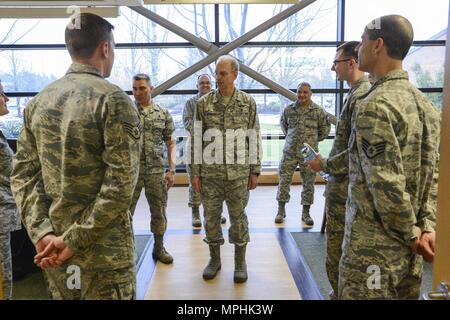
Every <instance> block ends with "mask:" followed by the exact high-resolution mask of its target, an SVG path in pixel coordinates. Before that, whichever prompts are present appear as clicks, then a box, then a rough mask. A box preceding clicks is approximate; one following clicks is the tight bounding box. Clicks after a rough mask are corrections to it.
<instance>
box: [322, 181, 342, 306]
mask: <svg viewBox="0 0 450 320" xmlns="http://www.w3.org/2000/svg"><path fill="white" fill-rule="evenodd" d="M347 187H348V178H347V177H346V176H345V177H330V179H329V180H328V183H327V185H326V188H325V213H326V217H327V257H326V261H325V266H326V269H327V276H328V281H329V282H330V284H331V288H332V289H333V297H332V298H335V297H337V293H338V280H339V260H340V259H341V254H342V240H343V239H344V229H345V202H346V201H347V192H348V190H347Z"/></svg>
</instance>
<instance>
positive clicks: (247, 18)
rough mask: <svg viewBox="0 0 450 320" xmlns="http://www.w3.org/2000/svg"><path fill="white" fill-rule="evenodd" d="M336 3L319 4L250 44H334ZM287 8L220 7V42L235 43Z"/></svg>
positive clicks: (329, 0) (331, 0)
mask: <svg viewBox="0 0 450 320" xmlns="http://www.w3.org/2000/svg"><path fill="white" fill-rule="evenodd" d="M336 3H337V2H336V1H335V0H318V1H316V2H314V3H313V4H311V5H309V6H308V7H306V8H304V9H303V10H301V11H299V12H297V13H296V14H294V15H292V16H291V17H289V18H287V19H286V20H284V21H282V22H280V23H279V24H277V25H275V26H273V27H272V28H270V29H269V30H267V31H265V32H264V33H262V34H260V35H259V36H257V37H255V38H254V39H252V40H251V41H320V40H328V41H335V40H336V16H337V13H336V12H337V11H336ZM289 6H290V5H281V4H224V5H220V9H219V10H220V40H221V41H231V40H234V39H236V38H238V37H239V36H241V35H243V34H245V33H246V32H248V31H249V30H251V29H253V28H255V27H256V26H258V25H260V24H261V23H263V22H265V21H266V20H268V19H270V18H271V17H273V16H275V15H276V14H278V13H280V12H281V11H283V10H285V9H286V8H288V7H289Z"/></svg>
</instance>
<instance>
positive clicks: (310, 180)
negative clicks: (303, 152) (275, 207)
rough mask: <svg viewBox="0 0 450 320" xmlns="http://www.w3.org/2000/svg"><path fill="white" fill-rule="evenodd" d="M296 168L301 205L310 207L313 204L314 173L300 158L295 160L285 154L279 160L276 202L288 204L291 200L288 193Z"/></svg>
mask: <svg viewBox="0 0 450 320" xmlns="http://www.w3.org/2000/svg"><path fill="white" fill-rule="evenodd" d="M297 166H299V168H300V176H301V178H302V187H303V190H302V196H301V198H302V200H301V204H302V205H312V204H313V202H314V180H315V178H316V173H315V172H314V171H312V170H311V169H310V168H309V167H308V166H306V165H305V164H304V163H303V158H302V157H300V158H297V157H292V156H286V155H285V154H283V157H282V158H281V161H280V166H279V169H278V170H279V171H278V176H279V183H278V192H277V201H279V202H289V200H290V198H291V196H290V195H289V191H290V189H291V183H292V176H293V175H294V172H295V169H296V168H297Z"/></svg>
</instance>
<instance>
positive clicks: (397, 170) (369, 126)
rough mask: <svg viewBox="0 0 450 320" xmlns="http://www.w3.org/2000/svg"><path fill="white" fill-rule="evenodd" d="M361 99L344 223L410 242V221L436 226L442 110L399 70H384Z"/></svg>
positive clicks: (355, 120)
mask: <svg viewBox="0 0 450 320" xmlns="http://www.w3.org/2000/svg"><path fill="white" fill-rule="evenodd" d="M361 99H362V100H361V102H360V104H358V107H357V109H356V112H355V113H354V114H353V118H352V133H351V136H350V139H349V148H350V151H349V152H350V153H349V197H348V199H347V212H346V220H347V223H346V228H351V229H355V230H365V229H366V228H367V224H370V223H372V224H373V223H377V224H380V225H381V226H382V228H383V229H384V230H385V231H386V234H387V235H388V236H390V237H391V238H393V239H395V240H397V241H399V242H401V243H404V244H405V245H407V246H409V245H410V242H411V240H412V239H414V233H413V226H414V225H417V226H419V227H420V228H421V229H422V230H425V231H431V230H434V227H435V220H436V216H435V213H436V197H437V173H438V171H437V164H438V161H439V151H438V147H439V131H440V115H439V112H438V111H437V109H436V108H435V107H434V106H433V105H432V103H431V102H429V101H428V99H427V98H426V97H425V96H424V95H423V94H422V93H421V92H420V91H419V90H417V89H416V88H415V87H414V86H413V85H412V84H411V83H410V82H409V80H408V73H407V72H406V71H403V70H395V71H391V72H389V73H388V74H386V75H385V76H384V77H382V78H381V79H379V80H378V81H377V82H376V83H375V84H374V85H373V86H372V88H371V89H370V90H369V92H368V93H367V94H366V95H364V96H363V97H362V98H361ZM347 233H348V234H350V237H351V230H350V229H346V234H347Z"/></svg>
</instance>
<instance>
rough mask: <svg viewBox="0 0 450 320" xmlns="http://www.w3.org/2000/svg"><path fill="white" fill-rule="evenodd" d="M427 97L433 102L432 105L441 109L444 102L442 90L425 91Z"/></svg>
mask: <svg viewBox="0 0 450 320" xmlns="http://www.w3.org/2000/svg"><path fill="white" fill-rule="evenodd" d="M425 95H426V96H427V98H428V99H430V101H431V102H433V104H434V106H435V107H436V108H438V109H439V110H442V106H443V103H444V94H443V93H442V92H436V93H425Z"/></svg>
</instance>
